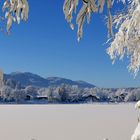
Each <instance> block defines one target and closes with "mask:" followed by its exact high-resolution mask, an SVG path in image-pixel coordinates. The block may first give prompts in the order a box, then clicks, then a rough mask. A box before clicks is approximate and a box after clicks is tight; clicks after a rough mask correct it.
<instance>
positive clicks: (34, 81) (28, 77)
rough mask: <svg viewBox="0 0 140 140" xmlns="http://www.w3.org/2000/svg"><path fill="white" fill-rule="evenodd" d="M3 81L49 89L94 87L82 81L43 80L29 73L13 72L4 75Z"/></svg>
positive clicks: (50, 78) (56, 78) (55, 78)
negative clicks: (50, 87)
mask: <svg viewBox="0 0 140 140" xmlns="http://www.w3.org/2000/svg"><path fill="white" fill-rule="evenodd" d="M4 78H5V80H7V79H11V80H14V81H17V82H20V83H21V85H23V86H28V85H32V86H37V87H49V86H60V85H62V84H67V85H71V86H72V85H75V86H78V87H80V88H93V87H95V86H94V85H92V84H90V83H87V82H84V81H73V80H70V79H65V78H60V77H48V78H43V77H41V76H39V75H36V74H33V73H29V72H13V73H11V74H4Z"/></svg>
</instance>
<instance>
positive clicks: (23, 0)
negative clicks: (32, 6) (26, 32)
mask: <svg viewBox="0 0 140 140" xmlns="http://www.w3.org/2000/svg"><path fill="white" fill-rule="evenodd" d="M2 11H3V12H4V13H5V17H3V16H1V19H2V20H3V19H6V20H7V27H6V30H7V32H8V33H9V31H10V28H11V26H12V23H13V22H16V23H18V24H19V23H20V21H21V20H24V21H26V20H27V19H28V13H29V5H28V1H27V0H4V3H3V7H2Z"/></svg>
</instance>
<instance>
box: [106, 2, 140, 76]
mask: <svg viewBox="0 0 140 140" xmlns="http://www.w3.org/2000/svg"><path fill="white" fill-rule="evenodd" d="M114 24H115V27H116V29H117V33H116V34H115V36H114V38H113V40H112V42H111V44H110V47H109V48H108V49H107V53H108V54H109V55H110V58H111V59H112V60H113V62H114V61H115V60H116V59H117V57H119V58H120V59H123V57H124V56H125V55H127V56H128V57H130V64H129V66H128V69H129V71H132V72H133V73H134V74H135V76H136V74H137V72H138V71H139V67H140V1H139V0H133V1H129V6H128V9H127V11H126V13H120V14H119V15H116V16H115V17H114Z"/></svg>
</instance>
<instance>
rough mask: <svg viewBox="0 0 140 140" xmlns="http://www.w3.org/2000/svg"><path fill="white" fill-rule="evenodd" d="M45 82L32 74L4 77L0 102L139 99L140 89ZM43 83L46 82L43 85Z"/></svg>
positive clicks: (121, 100)
mask: <svg viewBox="0 0 140 140" xmlns="http://www.w3.org/2000/svg"><path fill="white" fill-rule="evenodd" d="M46 79H47V80H46ZM46 79H45V78H42V77H40V76H38V75H34V74H31V73H12V74H11V75H4V82H3V84H2V85H1V87H0V103H19V104H26V103H27V104H28V103H31V104H47V103H60V104H61V103H62V104H66V103H67V104H72V103H94V102H108V103H109V102H110V103H111V102H112V103H117V102H135V101H138V100H140V88H98V87H96V86H94V85H92V84H89V83H86V82H83V81H72V80H68V79H64V78H56V77H50V78H46ZM45 81H49V82H48V83H47V82H46V83H47V84H46V83H44V85H43V82H45Z"/></svg>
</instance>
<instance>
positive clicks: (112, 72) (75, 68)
mask: <svg viewBox="0 0 140 140" xmlns="http://www.w3.org/2000/svg"><path fill="white" fill-rule="evenodd" d="M63 2H64V0H41V1H39V0H29V5H30V14H29V21H28V22H27V23H25V22H22V23H21V24H20V25H13V27H12V30H11V35H10V36H7V35H6V34H5V32H2V33H1V34H0V39H1V41H0V68H1V69H2V70H3V71H4V72H5V73H11V72H15V71H21V72H32V73H35V74H39V75H41V76H44V77H50V76H58V77H64V78H69V79H72V80H84V81H87V82H90V83H93V84H95V85H96V86H99V87H138V86H139V85H140V74H138V76H137V77H136V79H134V78H133V76H132V75H131V74H130V73H129V72H128V70H127V65H128V63H129V61H128V60H124V61H117V62H116V63H115V64H114V65H112V63H111V60H110V58H109V56H108V55H107V54H106V49H107V47H108V46H107V45H104V43H105V42H106V40H107V29H106V25H105V23H104V16H103V15H98V14H96V15H93V16H92V19H91V23H90V24H89V25H88V26H87V25H85V26H84V36H83V39H82V40H81V41H80V43H78V42H77V33H76V30H77V26H76V27H75V31H72V30H71V29H70V28H69V26H68V24H67V22H66V21H65V19H64V14H63V9H62V7H63ZM74 22H75V20H74Z"/></svg>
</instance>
